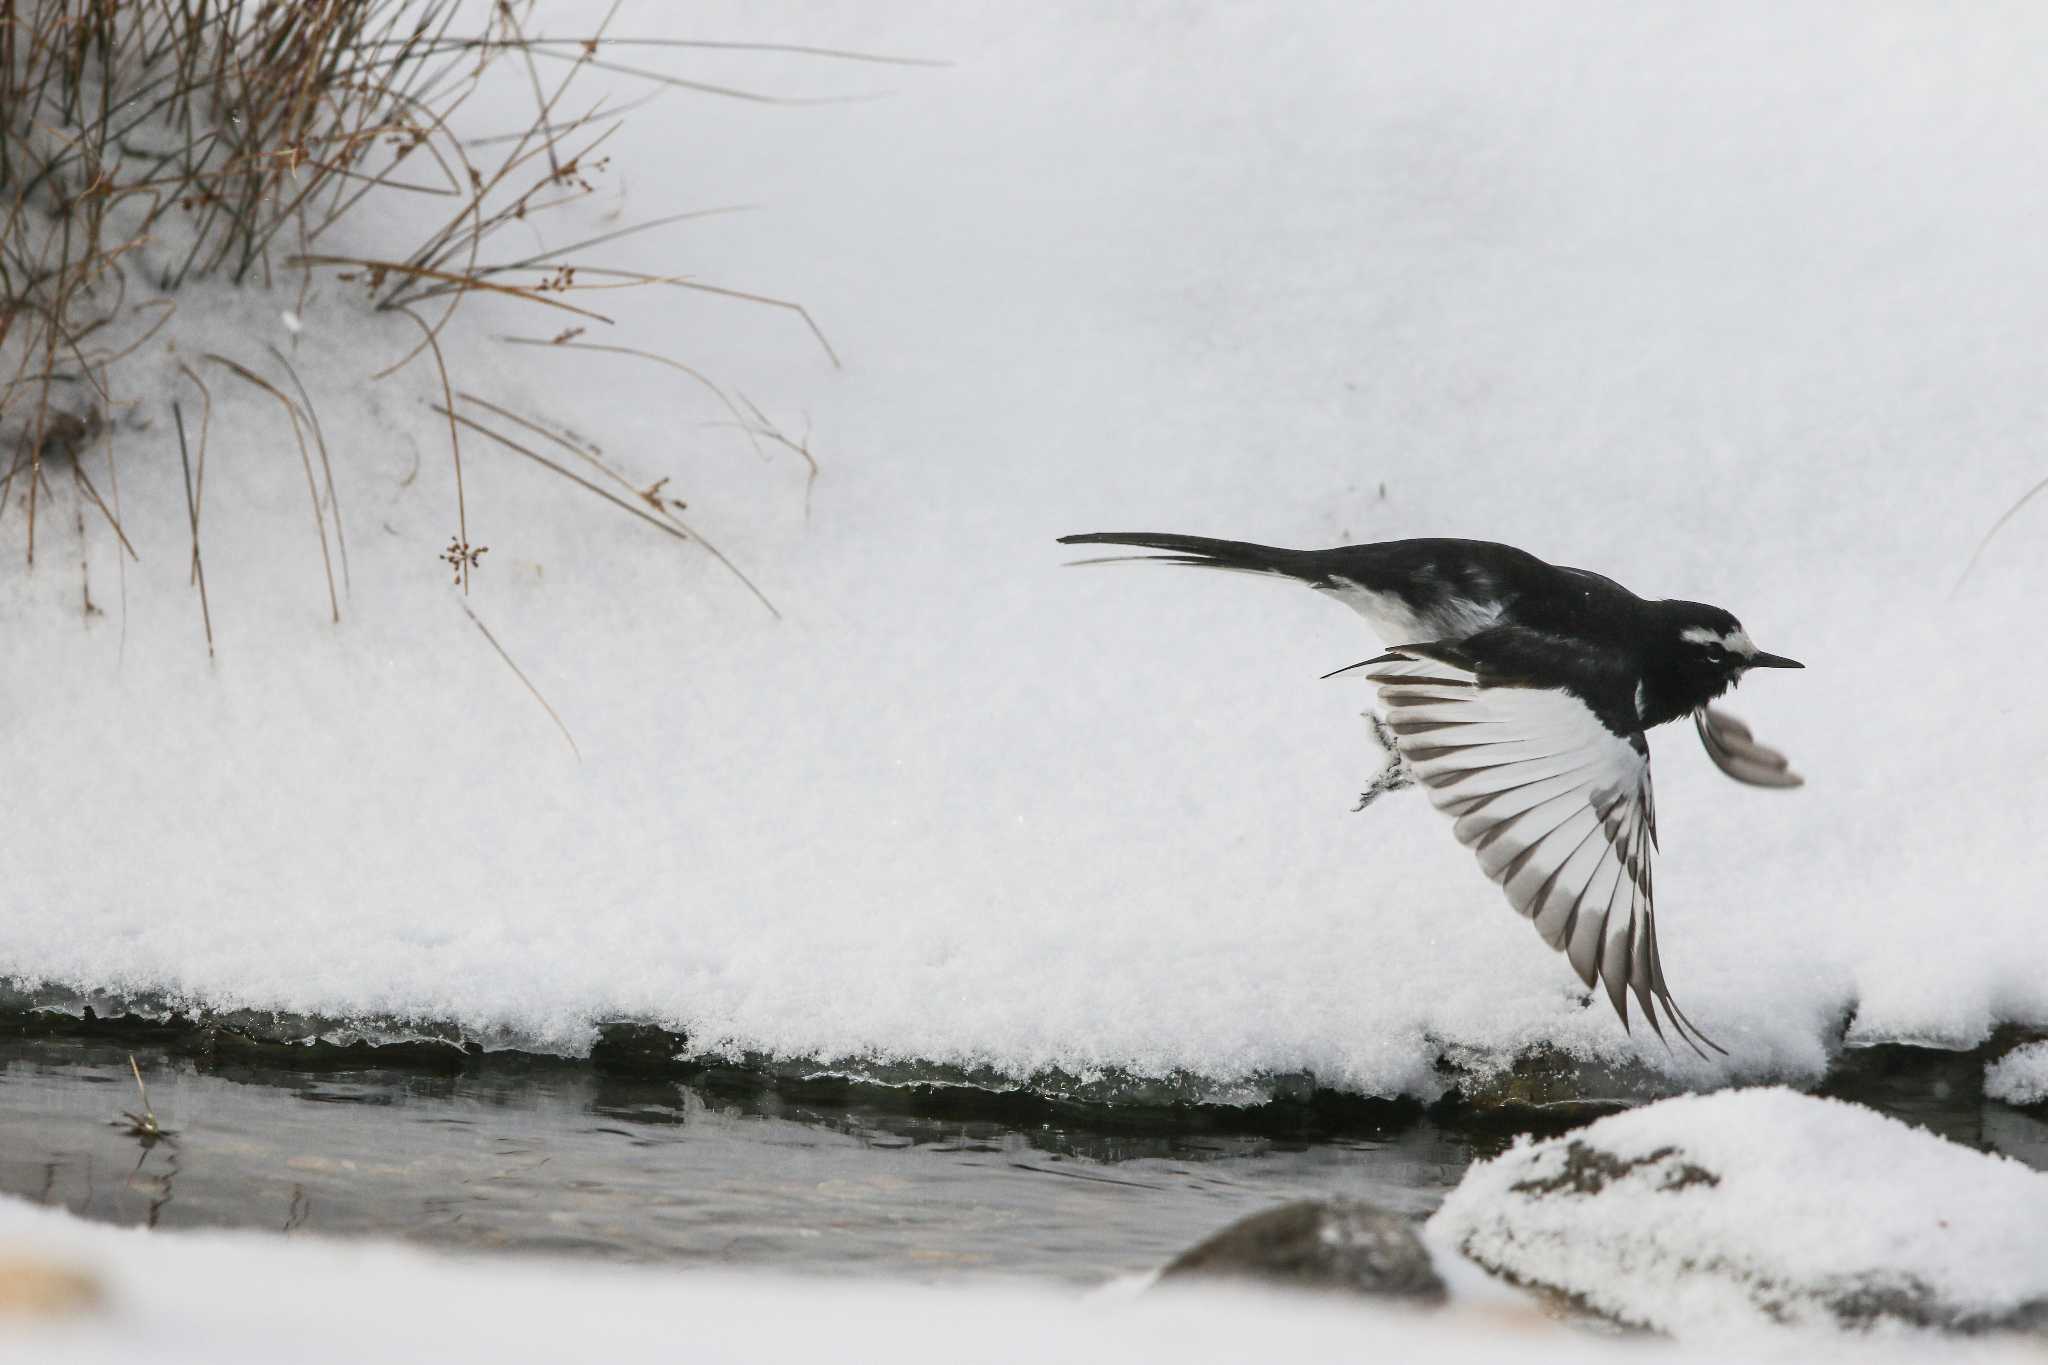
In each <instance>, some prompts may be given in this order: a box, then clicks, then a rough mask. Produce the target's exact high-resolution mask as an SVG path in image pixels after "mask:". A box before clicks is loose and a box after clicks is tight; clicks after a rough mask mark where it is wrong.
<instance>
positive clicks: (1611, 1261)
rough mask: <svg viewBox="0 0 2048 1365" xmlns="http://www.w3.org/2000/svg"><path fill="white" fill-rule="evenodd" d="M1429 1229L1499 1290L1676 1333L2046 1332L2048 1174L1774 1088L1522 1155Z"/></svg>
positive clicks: (1472, 1175)
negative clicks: (1773, 1329) (1516, 1284)
mask: <svg viewBox="0 0 2048 1365" xmlns="http://www.w3.org/2000/svg"><path fill="white" fill-rule="evenodd" d="M1430 1227H1431V1233H1432V1235H1433V1236H1435V1237H1438V1238H1440V1239H1442V1240H1443V1241H1447V1242H1449V1243H1450V1244H1452V1245H1455V1246H1456V1247H1458V1248H1459V1249H1460V1250H1462V1251H1463V1252H1464V1253H1465V1254H1466V1255H1468V1256H1470V1257H1472V1258H1473V1259H1475V1260H1477V1261H1478V1262H1479V1263H1480V1264H1482V1265H1484V1266H1486V1267H1488V1268H1489V1269H1491V1270H1493V1271H1495V1272H1496V1273H1500V1274H1505V1275H1509V1276H1512V1277H1514V1278H1515V1279H1517V1280H1519V1281H1522V1282H1524V1283H1528V1284H1534V1285H1541V1286H1545V1287H1548V1288H1551V1289H1555V1290H1559V1291H1562V1292H1565V1293H1568V1294H1571V1295H1574V1296H1576V1297H1578V1298H1579V1299H1581V1300H1583V1301H1584V1302H1585V1303H1587V1304H1589V1305H1591V1306H1592V1307H1594V1308H1596V1309H1598V1310H1599V1311H1601V1312H1604V1313H1608V1314H1611V1315H1612V1316H1614V1317H1617V1318H1620V1319H1623V1320H1624V1321H1627V1322H1632V1323H1637V1324H1641V1325H1643V1326H1647V1327H1652V1328H1656V1329H1659V1330H1662V1331H1668V1332H1674V1333H1679V1334H1715V1335H1719V1334H1725V1333H1728V1332H1730V1331H1739V1330H1743V1329H1746V1328H1752V1327H1755V1328H1762V1327H1768V1326H1772V1325H1791V1326H1798V1327H1803V1328H1814V1329H1823V1330H1831V1329H1858V1328H1869V1327H1873V1326H1885V1327H1900V1326H1905V1327H1938V1328H1946V1329H1955V1330H1963V1331H1976V1330H1983V1329H1989V1328H1998V1327H2029V1328H2035V1329H2038V1328H2040V1327H2041V1326H2043V1325H2048V1262H2044V1261H2043V1260H2042V1258H2041V1255H2040V1249H2041V1247H2042V1246H2043V1245H2048V1177H2044V1176H2041V1175H2038V1174H2036V1173H2034V1172H2033V1171H2031V1170H2028V1169H2027V1168H2026V1167H2024V1166H2022V1165H2020V1164H2019V1163H2017V1162H2015V1161H2011V1160H2008V1159H2006V1158H2004V1157H1998V1156H1986V1155H1983V1154H1981V1153H1978V1152H1974V1151H1971V1150H1970V1149H1968V1148H1965V1147H1960V1146H1957V1145H1956V1144H1954V1143H1950V1142H1946V1141H1943V1140H1942V1139H1940V1138H1937V1137H1935V1136H1933V1135H1932V1134H1930V1133H1926V1132H1924V1131H1922V1130H1920V1129H1916V1128H1913V1127H1910V1126H1908V1125H1906V1124H1903V1123H1900V1122H1898V1121H1897V1120H1894V1119H1889V1118H1885V1117H1883V1116H1882V1115H1879V1114H1877V1113H1874V1112H1872V1111H1871V1110H1868V1109H1864V1108H1862V1107H1861V1106H1858V1105H1853V1104H1846V1103H1842V1102H1840V1101H1836V1100H1824V1099H1816V1098H1814V1097H1812V1096H1807V1095H1801V1094H1798V1093H1796V1092H1794V1091H1791V1090H1785V1089H1761V1090H1742V1091H1726V1092H1723V1093H1720V1094H1716V1095H1704V1096H1688V1097H1685V1098H1682V1099H1673V1100H1666V1101H1663V1102H1662V1103H1659V1104H1654V1105H1650V1106H1647V1107H1645V1108H1643V1109H1639V1110H1635V1111H1633V1112H1631V1113H1627V1114H1620V1115H1616V1116H1615V1117H1613V1118H1609V1119H1603V1120H1602V1121H1600V1122H1599V1123H1596V1124H1593V1125H1592V1126H1590V1127H1588V1128H1585V1129H1582V1130H1581V1131H1579V1132H1576V1133H1573V1134H1571V1135H1569V1136H1567V1137H1562V1138H1556V1139H1553V1140H1550V1141H1547V1142H1538V1143H1530V1142H1527V1141H1524V1142H1522V1143H1520V1144H1518V1145H1517V1146H1516V1147H1514V1148H1513V1149H1512V1150H1510V1151H1509V1152H1507V1153H1506V1154H1505V1155H1503V1156H1501V1157H1499V1158H1497V1159H1496V1160H1494V1161H1491V1162H1488V1163H1486V1164H1485V1165H1482V1166H1475V1167H1473V1168H1472V1170H1471V1171H1470V1172H1469V1173H1468V1174H1467V1175H1466V1177H1465V1180H1464V1182H1463V1183H1462V1184H1461V1185H1459V1187H1458V1189H1457V1190H1456V1191H1454V1192H1453V1193H1452V1195H1451V1197H1450V1198H1449V1199H1447V1200H1446V1201H1445V1202H1444V1205H1443V1208H1442V1209H1441V1210H1439V1211H1438V1213H1437V1214H1436V1216H1435V1218H1433V1219H1432V1220H1431V1225H1430Z"/></svg>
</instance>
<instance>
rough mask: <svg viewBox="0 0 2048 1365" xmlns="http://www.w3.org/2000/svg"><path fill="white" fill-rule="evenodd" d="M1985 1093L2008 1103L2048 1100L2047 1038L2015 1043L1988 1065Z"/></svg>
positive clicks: (1985, 1071)
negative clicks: (2023, 1045) (2011, 1048)
mask: <svg viewBox="0 0 2048 1365" xmlns="http://www.w3.org/2000/svg"><path fill="white" fill-rule="evenodd" d="M1984 1093H1985V1094H1986V1095H1988V1096H1990V1097H1991V1098H1992V1099H1994V1100H2004V1101H2005V1102H2006V1103H2007V1104H2039V1103H2041V1102H2042V1101H2043V1100H2048V1041H2043V1042H2039V1043H2028V1044H2027V1045H2026V1046H2025V1047H2016V1048H2014V1049H2013V1050H2012V1051H2011V1052H2008V1053H2006V1054H2005V1055H2004V1056H2003V1057H2000V1058H1999V1059H1998V1060H1997V1061H1995V1062H1993V1063H1991V1065H1989V1066H1987V1067H1985V1068H1984Z"/></svg>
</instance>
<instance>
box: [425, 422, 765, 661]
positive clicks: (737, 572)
mask: <svg viewBox="0 0 2048 1365" xmlns="http://www.w3.org/2000/svg"><path fill="white" fill-rule="evenodd" d="M463 397H464V398H465V399H467V400H468V401H470V402H473V403H476V404H477V406H479V407H483V408H487V409H489V410H490V411H492V412H495V413H498V414H499V415H501V416H503V417H505V418H507V419H509V420H511V421H514V422H518V423H519V424H520V425H522V426H525V427H527V428H528V429H530V430H532V431H535V432H538V433H540V434H541V435H544V436H550V437H552V438H553V439H554V440H555V441H557V442H558V443H560V444H563V445H565V446H569V443H568V442H567V441H564V440H563V439H562V438H561V437H560V436H555V435H554V433H552V432H549V431H547V430H546V429H545V428H543V427H540V426H538V425H536V424H534V423H531V422H528V421H526V420H525V419H524V418H521V417H518V416H516V415H515V414H513V413H510V412H507V411H506V410H505V409H503V408H500V407H498V406H497V405H496V404H492V403H486V402H484V401H483V400H481V399H476V398H471V397H470V396H469V395H468V394H464V395H463ZM435 411H436V412H443V413H446V414H447V415H448V416H449V417H450V418H451V419H452V420H454V421H457V422H460V423H462V425H464V426H466V427H468V428H469V429H470V430H472V431H475V432H477V433H479V434H481V435H484V436H488V437H489V438H490V439H492V440H493V441H496V442H497V443H498V444H499V445H502V446H504V447H505V448H506V449H508V450H511V451H513V452H515V453H517V454H520V455H524V456H525V457H526V458H527V459H529V460H532V461H533V462H534V463H535V464H538V465H540V466H541V467H542V468H544V469H547V470H550V471H551V472H553V473H555V474H559V475H561V477H563V478H565V479H567V480H568V481H569V482H570V483H573V484H575V485H576V486H577V487H578V488H582V489H586V490H588V491H589V492H591V493H595V494H596V495H597V496H598V497H600V498H603V499H604V500H605V501H606V502H608V503H611V504H612V505H613V506H614V507H617V508H619V509H620V510H621V511H623V512H626V513H627V514H629V515H631V516H634V517H637V518H639V519H640V520H641V521H644V522H646V523H647V524H648V525H650V526H653V527H655V528H656V529H658V530H661V531H663V532H666V533H667V534H669V535H671V536H674V537H675V538H676V539H678V540H694V541H696V542H697V543H698V544H699V545H702V546H703V547H704V549H705V551H706V552H707V553H709V554H710V555H711V557H712V558H714V559H716V560H717V561H718V562H719V563H720V564H721V565H723V566H724V567H725V570H726V572H727V573H730V574H731V575H732V576H733V577H734V578H737V579H738V580H739V581H740V583H741V584H742V585H743V586H745V588H746V590H747V591H748V592H749V593H752V594H753V596H754V600H755V601H757V602H759V603H760V604H761V605H762V606H763V607H765V608H767V610H768V614H769V615H770V616H773V617H774V618H775V619H777V620H778V621H779V620H781V619H782V613H781V612H780V611H779V610H777V609H776V606H775V604H774V603H773V602H771V601H769V600H768V595H767V594H766V593H764V592H762V591H761V589H760V588H759V587H758V586H757V585H756V584H755V582H754V580H753V579H751V578H749V577H747V575H746V574H745V573H744V572H743V571H742V570H741V569H740V567H739V566H738V565H737V564H735V563H733V562H732V560H730V559H728V558H727V557H726V555H725V553H724V552H723V551H721V550H720V549H719V548H718V547H717V546H715V545H713V544H712V543H711V542H710V541H708V540H706V539H704V537H702V536H700V535H698V534H697V533H696V532H695V531H693V530H691V529H690V527H689V526H688V525H687V524H685V523H684V522H683V521H682V519H681V518H679V517H676V516H674V515H673V514H669V515H667V516H665V517H657V516H654V515H652V514H650V513H649V512H648V511H647V510H646V509H645V508H641V507H635V506H634V505H633V504H632V503H630V502H627V501H626V500H625V499H624V498H621V497H619V496H618V495H617V494H615V493H613V492H611V491H610V490H609V489H605V488H601V487H599V486H598V485H597V484H594V483H592V482H591V481H590V480H589V479H586V478H584V477H583V476H582V475H581V474H578V473H577V472H576V471H575V470H573V469H567V468H564V467H563V466H562V465H560V464H558V463H556V462H555V461H553V460H550V459H549V458H548V457H547V456H545V455H543V454H541V453H540V452H539V451H537V450H534V449H533V448H531V447H530V446H526V445H522V444H521V443H520V442H518V441H515V440H513V439H512V438H511V437H509V436H507V435H505V434H504V433H503V432H501V431H494V430H493V429H491V428H490V427H487V426H485V425H484V424H483V423H481V422H479V421H477V420H475V419H474V418H471V417H466V416H461V415H459V414H456V413H452V412H448V410H447V409H445V408H438V407H437V408H436V409H435ZM569 448H570V449H572V450H574V449H575V447H574V446H569ZM577 454H579V455H583V456H584V458H586V459H589V458H590V457H589V455H588V454H587V452H583V451H580V450H579V451H577ZM600 467H601V466H600ZM606 472H607V473H610V471H609V470H607V471H606ZM614 477H616V476H614ZM630 486H631V485H630V484H629V485H628V487H629V488H630ZM634 492H635V493H636V495H637V493H638V490H634Z"/></svg>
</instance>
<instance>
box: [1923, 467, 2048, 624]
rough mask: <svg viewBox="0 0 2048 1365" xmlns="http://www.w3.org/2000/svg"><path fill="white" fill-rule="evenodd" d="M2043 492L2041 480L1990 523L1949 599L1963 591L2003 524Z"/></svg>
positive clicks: (2045, 483) (2045, 488)
mask: <svg viewBox="0 0 2048 1365" xmlns="http://www.w3.org/2000/svg"><path fill="white" fill-rule="evenodd" d="M2043 491H2048V479H2043V480H2041V482H2039V483H2037V484H2035V485H2034V486H2033V487H2032V488H2029V489H2028V490H2027V491H2026V492H2024V493H2022V494H2020V495H2019V497H2018V498H2017V499H2016V500H2014V502H2013V504H2012V506H2010V507H2008V508H2006V509H2005V511H2003V512H2001V513H2000V514H1999V517H1998V520H1997V521H1994V522H1992V523H1991V529H1990V530H1988V531H1986V532H1985V533H1984V538H1983V539H1982V540H1980V541H1978V542H1977V548H1976V549H1975V550H1972V551H1971V552H1970V562H1969V563H1967V564H1965V565H1963V571H1962V572H1961V573H1959V574H1957V575H1956V581H1955V586H1953V587H1951V588H1950V589H1949V590H1948V595H1949V597H1950V598H1954V597H1955V595H1956V594H1957V593H1959V592H1961V591H1962V590H1963V583H1964V582H1965V581H1966V580H1967V579H1968V578H1969V577H1970V575H1971V573H1973V572H1975V570H1976V568H1977V561H1978V560H1980V559H1982V558H1984V552H1985V551H1986V550H1988V549H1990V548H1991V541H1992V538H1993V537H1995V536H1996V535H1997V534H1998V533H1999V532H2000V531H2002V530H2004V529H2005V524H2006V523H2007V522H2009V521H2011V520H2012V519H2013V518H2014V517H2016V516H2018V515H2019V512H2020V509H2021V508H2023V507H2025V506H2026V505H2027V504H2028V503H2030V502H2032V501H2033V500H2034V497H2035V495H2037V494H2039V493H2041V492H2043Z"/></svg>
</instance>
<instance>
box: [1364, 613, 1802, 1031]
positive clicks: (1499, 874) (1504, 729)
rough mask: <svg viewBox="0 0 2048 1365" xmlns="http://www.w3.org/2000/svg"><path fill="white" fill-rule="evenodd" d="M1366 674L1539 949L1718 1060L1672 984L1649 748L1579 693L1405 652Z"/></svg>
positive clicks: (1407, 754)
mask: <svg viewBox="0 0 2048 1365" xmlns="http://www.w3.org/2000/svg"><path fill="white" fill-rule="evenodd" d="M1370 670H1371V671H1369V672H1368V673H1367V675H1366V676H1367V677H1368V678H1370V679H1371V680H1372V681H1373V682H1374V683H1375V684H1376V685H1377V686H1378V687H1379V695H1380V702H1381V705H1382V706H1383V707H1384V708H1385V711H1386V715H1387V727H1388V729H1390V730H1391V731H1392V732H1393V734H1394V738H1395V743H1396V744H1397V745H1398V746H1399V747H1400V750H1401V756H1402V758H1403V759H1405V760H1406V761H1407V763H1408V766H1409V767H1410V769H1412V770H1413V772H1414V773H1415V777H1416V780H1417V781H1418V782H1420V783H1421V785H1422V787H1423V790H1424V791H1425V792H1427V794H1428V796H1429V799H1430V802H1431V804H1433V805H1435V806H1436V808H1437V809H1438V810H1440V811H1442V812H1444V813H1445V814H1446V815H1448V816H1450V817H1451V818H1452V821H1453V823H1452V832H1453V833H1454V834H1455V835H1456V836H1457V839H1458V842H1460V843H1462V844H1464V845H1465V846H1466V847H1467V848H1469V849H1471V850H1472V852H1473V855H1474V856H1475V857H1476V858H1477V859H1478V861H1479V866H1480V868H1481V870H1483V871H1484V872H1485V873H1486V875H1487V876H1488V877H1490V878H1492V879H1493V881H1494V882H1496V883H1498V884H1499V886H1500V888H1501V890H1502V892H1503V893H1504V894H1505V895H1506V897H1507V900H1508V903H1509V904H1510V905H1512V906H1513V907H1514V908H1515V910H1516V911H1517V912H1518V913H1520V914H1521V915H1523V916H1524V917H1525V918H1527V919H1528V920H1529V921H1530V922H1531V923H1532V924H1533V925H1534V926H1535V928H1536V932H1537V933H1538V934H1540V935H1541V936H1542V938H1543V941H1544V942H1545V943H1547V944H1549V945H1550V946H1551V947H1552V948H1553V949H1555V950H1557V951H1559V952H1562V953H1563V954H1564V955H1565V957H1566V959H1567V960H1568V961H1569V962H1570V963H1571V966H1572V970H1573V971H1575V972H1577V973H1578V975H1579V979H1580V980H1582V981H1584V982H1585V983H1586V985H1587V987H1588V988H1589V989H1590V988H1592V987H1594V986H1596V985H1603V984H1604V985H1605V987H1606V991H1607V997H1608V999H1609V1000H1610V1001H1611V1002H1612V1003H1613V1005H1614V1010H1615V1013H1616V1014H1618V1015H1620V1016H1621V1021H1622V1024H1623V1025H1624V1026H1626V1025H1627V1024H1628V1022H1629V1017H1628V997H1629V996H1630V995H1631V994H1633V995H1634V996H1635V998H1636V1001H1637V1003H1638V1004H1639V1005H1640V1006H1641V1008H1642V1011H1643V1014H1644V1016H1645V1017H1646V1018H1647V1019H1648V1020H1649V1022H1650V1027H1651V1028H1652V1029H1654V1030H1655V1031H1656V1033H1657V1036H1658V1037H1660V1038H1661V1037H1663V1036H1664V1028H1663V1024H1664V1023H1665V1022H1667V1021H1668V1022H1669V1023H1670V1024H1671V1025H1672V1027H1673V1031H1675V1032H1676V1033H1677V1034H1678V1036H1679V1037H1680V1038H1681V1039H1682V1040H1684V1041H1685V1042H1686V1044H1687V1045H1688V1046H1690V1047H1692V1048H1693V1050H1694V1051H1696V1052H1700V1055H1702V1056H1705V1055H1706V1054H1705V1053H1704V1052H1703V1051H1701V1046H1700V1045H1701V1044H1705V1045H1706V1046H1707V1047H1712V1048H1715V1050H1717V1051H1720V1050H1722V1049H1720V1048H1719V1047H1718V1045H1717V1044H1715V1043H1714V1042H1713V1041H1712V1040H1711V1039H1708V1038H1707V1037H1706V1036H1705V1035H1704V1034H1702V1033H1700V1031H1699V1030H1698V1029H1697V1028H1695V1027H1693V1025H1692V1021H1691V1020H1689V1019H1687V1018H1686V1017H1685V1015H1684V1014H1682V1013H1681V1012H1680V1011H1679V1009H1678V1006H1677V1005H1676V1004H1675V1003H1674V1002H1673V1001H1672V999H1671V992H1670V988H1669V987H1667V986H1666V985H1665V983H1664V967H1663V963H1662V962H1661V961H1660V960H1659V958H1658V955H1657V925H1656V913H1655V897H1654V895H1653V892H1652V888H1651V877H1650V866H1651V858H1652V855H1653V853H1654V851H1655V849H1656V845H1657V813H1656V802H1655V798H1654V797H1653V795H1652V793H1651V785H1650V760H1649V755H1648V753H1647V751H1646V749H1645V747H1644V746H1643V744H1642V736H1641V735H1640V734H1637V735H1617V734H1615V733H1614V732H1613V731H1611V730H1609V729H1608V728H1607V727H1606V726H1605V725H1604V724H1602V723H1601V721H1600V720H1599V718H1598V717H1597V716H1595V715H1594V713H1593V711H1592V708H1590V707H1589V706H1587V705H1586V704H1585V703H1584V702H1583V701H1581V700H1580V699H1579V698H1577V697H1575V696H1573V695H1572V694H1571V693H1569V692H1565V691H1562V690H1559V689H1550V688H1533V687H1509V686H1485V685H1482V684H1481V683H1480V681H1479V678H1478V676H1477V675H1476V674H1475V673H1474V672H1472V671H1471V670H1470V669H1467V668H1465V667H1464V666H1463V665H1461V664H1459V663H1457V662H1455V661H1453V660H1450V659H1446V658H1441V657H1435V656H1434V655H1433V654H1432V653H1431V651H1430V647H1429V646H1409V647H1405V648H1403V649H1399V650H1395V651H1393V652H1392V653H1389V654H1387V655H1385V656H1383V657H1381V658H1379V659H1376V660H1373V661H1372V662H1371V664H1370ZM1715 719H1716V720H1719V719H1720V718H1719V717H1718V716H1716V717H1715ZM1737 724H1738V725H1739V722H1738V723H1737ZM1707 733H1708V732H1707V729H1706V722H1705V720H1704V719H1703V720H1702V735H1703V737H1705V736H1706V735H1707ZM1713 738H1714V739H1716V740H1724V748H1733V747H1736V746H1738V745H1740V744H1741V743H1742V741H1746V740H1748V736H1747V734H1746V733H1743V734H1741V735H1740V736H1739V737H1736V736H1734V735H1733V734H1732V733H1731V732H1727V731H1718V730H1717V731H1716V732H1715V733H1714V735H1713ZM1731 740H1732V743H1731V742H1727V741H1731ZM1709 747H1710V749H1711V748H1712V747H1713V746H1712V744H1710V746H1709ZM1757 748H1760V746H1753V747H1752V748H1751V750H1749V751H1746V752H1744V754H1743V757H1744V758H1745V759H1747V760H1748V762H1749V763H1750V764H1751V765H1752V766H1755V765H1759V764H1761V763H1766V762H1768V760H1766V759H1762V758H1761V757H1760V756H1759V755H1758V754H1757V753H1756V752H1755V749H1757ZM1762 753H1764V754H1768V753H1769V751H1768V750H1764V751H1762ZM1772 757H1775V755H1772ZM1660 1010H1661V1011H1662V1014H1663V1016H1664V1017H1663V1019H1662V1020H1660V1019H1659V1017H1658V1015H1659V1011H1660Z"/></svg>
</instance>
